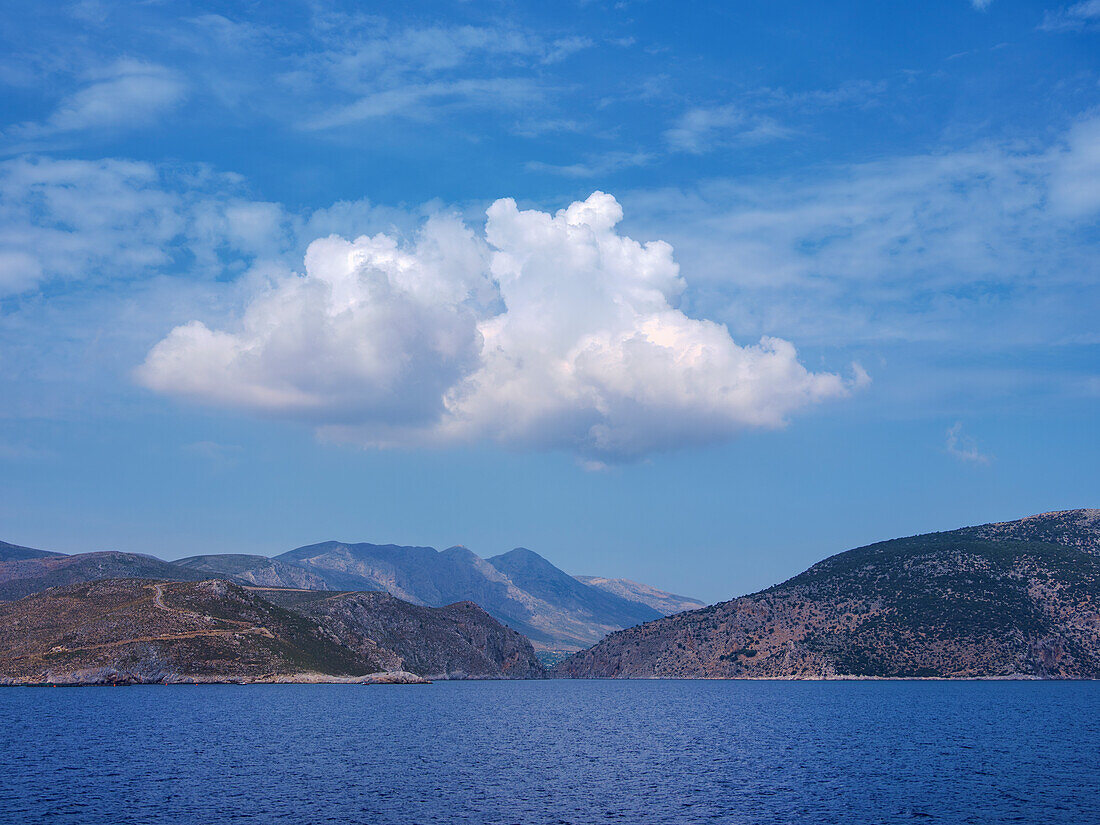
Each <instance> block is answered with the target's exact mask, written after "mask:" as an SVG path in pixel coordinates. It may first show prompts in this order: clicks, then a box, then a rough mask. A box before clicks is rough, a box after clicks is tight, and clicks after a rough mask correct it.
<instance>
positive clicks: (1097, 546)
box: [952, 510, 1100, 555]
mask: <svg viewBox="0 0 1100 825" xmlns="http://www.w3.org/2000/svg"><path fill="white" fill-rule="evenodd" d="M952 533H953V534H954V535H959V536H970V537H972V538H976V539H989V540H991V541H1000V540H1004V539H1016V540H1017V541H1043V542H1047V543H1048V544H1057V545H1060V546H1062V547H1072V548H1074V549H1077V550H1084V551H1085V552H1087V553H1096V554H1098V555H1100V510H1059V511H1057V512H1054V513H1040V514H1039V515H1037V516H1028V517H1027V518H1022V519H1019V520H1017V521H1003V522H998V523H994V524H981V525H979V526H977V527H964V528H962V529H961V530H953V531H952Z"/></svg>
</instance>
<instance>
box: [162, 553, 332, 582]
mask: <svg viewBox="0 0 1100 825" xmlns="http://www.w3.org/2000/svg"><path fill="white" fill-rule="evenodd" d="M172 564H176V565H179V566H180V567H183V568H186V569H187V570H193V571H195V572H198V573H204V574H207V575H208V576H212V577H219V578H229V579H232V580H233V581H235V582H238V583H240V584H251V585H258V586H260V587H300V588H303V589H306V590H328V589H329V587H328V585H327V584H326V583H325V580H324V579H322V578H321V577H320V576H316V575H314V574H313V573H310V572H309V571H308V570H304V569H302V568H301V567H296V566H294V565H292V564H284V563H282V562H278V561H275V560H274V559H272V558H269V557H268V556H252V555H245V554H241V553H223V554H219V555H209V556H188V557H187V558H185V559H177V560H176V561H174V562H172Z"/></svg>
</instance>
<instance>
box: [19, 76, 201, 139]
mask: <svg viewBox="0 0 1100 825" xmlns="http://www.w3.org/2000/svg"><path fill="white" fill-rule="evenodd" d="M86 79H87V80H88V81H90V82H89V83H88V85H86V86H84V87H83V88H82V89H80V90H79V91H77V92H75V93H74V94H72V95H70V96H68V97H67V98H65V99H64V100H62V101H61V103H60V104H59V105H58V107H57V109H55V110H54V112H53V114H51V115H50V116H49V117H48V118H47V119H46V120H45V121H43V122H41V123H23V124H19V125H18V126H14V127H12V128H11V129H10V130H8V134H9V135H10V136H12V137H17V138H23V139H33V138H39V137H45V136H49V135H55V134H60V133H66V132H77V131H82V130H87V129H119V128H140V127H144V126H148V125H149V124H151V123H154V122H155V121H156V120H157V119H158V118H159V117H160V116H161V115H163V114H165V113H166V112H168V111H170V110H171V109H173V108H175V107H176V106H177V105H178V104H179V103H180V102H182V101H183V99H184V96H185V95H186V92H187V87H186V84H185V83H184V82H183V80H182V79H180V78H179V76H178V75H177V74H176V73H175V72H173V71H171V70H170V69H166V68H164V67H163V66H157V65H155V64H152V63H143V62H139V61H134V60H120V61H117V62H116V63H114V64H112V65H110V66H107V67H105V68H101V69H98V70H96V71H94V72H91V73H89V74H88V76H87V78H86Z"/></svg>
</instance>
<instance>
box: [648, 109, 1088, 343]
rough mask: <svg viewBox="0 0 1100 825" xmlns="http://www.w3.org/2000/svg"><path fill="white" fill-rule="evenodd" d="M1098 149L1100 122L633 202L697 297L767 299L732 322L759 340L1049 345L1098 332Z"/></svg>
mask: <svg viewBox="0 0 1100 825" xmlns="http://www.w3.org/2000/svg"><path fill="white" fill-rule="evenodd" d="M1098 134H1100V119H1096V118H1092V119H1088V120H1084V121H1081V122H1079V123H1078V124H1076V125H1075V126H1073V127H1072V128H1071V129H1069V130H1068V132H1066V133H1065V134H1064V135H1063V136H1062V137H1061V138H1060V139H1058V140H1056V141H1055V142H1054V143H1053V145H1045V146H1042V145H1040V146H1032V147H1020V146H1018V145H1001V144H996V143H982V144H978V145H974V146H972V147H969V148H966V149H960V150H958V151H954V152H944V153H934V154H926V155H913V156H908V157H898V158H893V159H887V160H882V161H875V162H870V163H862V164H854V165H845V166H836V167H834V168H833V169H831V170H825V171H824V172H823V173H821V174H817V175H815V176H814V177H811V178H806V179H792V178H763V179H761V178H758V179H738V180H712V181H709V182H706V183H703V184H700V185H698V186H696V187H693V188H690V189H685V190H677V189H658V190H654V191H648V192H647V191H639V192H635V193H632V194H630V195H629V197H628V199H627V200H628V203H629V205H630V206H631V207H632V214H634V215H635V225H638V223H639V222H640V223H641V225H642V226H643V227H644V228H645V230H646V231H649V232H653V233H657V232H661V233H662V234H664V236H665V237H668V238H669V239H670V240H671V241H672V242H673V243H674V244H675V245H676V246H677V248H678V249H680V250H681V260H682V262H683V264H684V265H685V267H688V268H690V271H692V272H693V273H696V283H697V284H698V283H706V285H707V288H708V289H711V290H714V291H716V292H718V293H720V294H723V295H730V294H732V295H735V296H742V297H745V296H755V297H754V299H752V300H731V301H730V306H731V309H730V312H729V314H728V315H726V316H725V319H726V320H727V321H728V322H730V323H732V324H733V325H734V326H735V327H736V328H737V329H739V330H741V331H742V333H743V334H754V333H760V332H763V331H765V330H767V331H773V332H774V331H776V330H784V332H785V334H791V335H793V334H795V331H796V330H797V331H798V334H799V335H800V336H801V338H802V340H810V341H817V342H820V343H841V342H846V343H851V342H853V341H859V340H868V341H869V340H877V341H883V340H933V339H935V340H957V339H958V336H960V335H965V334H968V333H973V334H977V332H976V330H977V328H976V327H975V326H974V324H975V323H984V324H994V323H996V324H999V327H998V332H997V334H996V336H994V337H990V336H989V335H988V334H986V333H988V332H989V331H990V330H985V332H983V333H982V336H983V338H984V339H986V340H987V341H1007V340H1008V336H1011V338H1012V340H1021V339H1022V338H1028V337H1029V336H1039V337H1040V338H1041V337H1043V336H1045V335H1046V334H1047V333H1049V330H1047V331H1046V332H1041V331H1040V330H1041V329H1042V327H1041V325H1042V324H1043V323H1046V320H1044V319H1049V318H1051V317H1058V318H1059V319H1060V323H1062V324H1066V323H1068V322H1069V321H1070V319H1077V318H1080V319H1081V322H1082V323H1084V320H1085V319H1084V317H1083V315H1082V313H1081V312H1079V311H1077V310H1074V309H1073V306H1075V305H1079V304H1080V300H1081V296H1083V295H1095V294H1096V290H1097V289H1098V286H1097V278H1098V276H1100V271H1098V269H1097V261H1096V257H1095V255H1094V254H1092V251H1091V247H1090V245H1089V244H1088V243H1087V242H1086V238H1085V237H1083V236H1081V235H1080V234H1079V233H1080V232H1081V231H1082V228H1083V227H1086V226H1087V225H1088V224H1089V221H1091V220H1092V216H1095V214H1096V212H1097V210H1098V209H1100V198H1098V197H1097V196H1096V192H1098V191H1100V156H1098V153H1097V151H1096V148H1095V147H1096V146H1097V145H1098V143H1100V141H1097V140H1096V139H1095V136H1096V135H1098ZM1074 296H1076V297H1074ZM710 300H720V299H719V298H717V297H714V296H712V297H711V299H710ZM1087 303H1088V300H1086V301H1085V305H1087ZM968 319H970V320H968ZM974 319H977V320H976V321H975V320H974ZM983 329H985V328H984V327H983Z"/></svg>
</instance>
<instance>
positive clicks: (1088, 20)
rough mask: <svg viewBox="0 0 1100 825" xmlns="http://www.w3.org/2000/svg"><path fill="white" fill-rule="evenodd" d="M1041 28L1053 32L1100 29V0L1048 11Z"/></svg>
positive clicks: (1089, 0)
mask: <svg viewBox="0 0 1100 825" xmlns="http://www.w3.org/2000/svg"><path fill="white" fill-rule="evenodd" d="M1039 28H1040V29H1043V30H1044V31H1052V32H1058V31H1093V30H1095V29H1100V0H1085V1H1084V2H1082V3H1075V4H1074V5H1072V6H1069V7H1068V8H1062V9H1058V10H1057V11H1048V12H1047V13H1046V14H1045V15H1044V17H1043V22H1042V24H1041V25H1040V26H1039Z"/></svg>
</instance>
